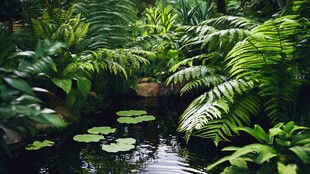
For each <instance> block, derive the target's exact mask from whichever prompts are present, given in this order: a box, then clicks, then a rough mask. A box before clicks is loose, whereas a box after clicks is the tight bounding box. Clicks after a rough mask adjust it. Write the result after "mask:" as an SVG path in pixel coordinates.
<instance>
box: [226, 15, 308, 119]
mask: <svg viewBox="0 0 310 174" xmlns="http://www.w3.org/2000/svg"><path fill="white" fill-rule="evenodd" d="M296 17H297V16H293V15H291V16H285V17H280V18H277V19H275V20H270V21H266V22H265V23H264V24H262V25H260V26H258V27H256V28H254V29H253V30H251V33H252V35H251V36H250V37H248V38H247V39H245V40H244V41H242V42H240V43H238V44H237V45H236V46H235V47H234V48H233V49H232V50H231V51H230V52H229V53H228V55H227V57H226V62H227V68H226V71H227V72H228V73H229V75H230V77H236V78H243V77H246V76H247V77H250V78H255V79H258V83H259V84H260V85H259V88H260V92H259V93H258V94H259V95H260V96H262V97H264V98H265V99H266V103H265V110H266V112H267V113H268V116H269V117H270V118H272V119H273V120H274V121H276V120H278V121H286V120H285V119H287V117H288V115H291V114H292V113H291V112H290V111H289V110H291V108H290V107H289V106H288V105H287V104H288V103H292V102H294V101H295V95H296V90H297V87H298V86H300V85H301V81H300V80H299V79H301V77H300V74H301V73H299V72H298V70H297V68H296V67H295V66H296V65H298V63H297V62H295V61H296V60H298V57H297V56H298V55H296V54H294V53H295V50H296V42H297V38H296V35H298V34H300V33H301V32H302V30H301V28H300V25H301V24H300V22H299V20H296Z"/></svg>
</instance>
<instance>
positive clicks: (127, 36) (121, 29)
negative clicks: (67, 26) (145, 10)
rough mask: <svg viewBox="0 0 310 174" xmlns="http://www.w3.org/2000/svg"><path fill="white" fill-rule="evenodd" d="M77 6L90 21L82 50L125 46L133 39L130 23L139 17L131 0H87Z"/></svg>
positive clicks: (81, 45)
mask: <svg viewBox="0 0 310 174" xmlns="http://www.w3.org/2000/svg"><path fill="white" fill-rule="evenodd" d="M76 8H77V11H78V13H81V14H82V16H83V17H85V18H86V20H87V21H88V22H90V27H89V31H88V34H87V37H86V39H85V40H84V41H83V42H82V43H81V44H80V49H81V50H82V49H98V48H115V47H123V46H124V45H126V44H128V43H129V42H130V41H131V32H130V29H129V24H130V23H132V22H134V21H135V20H136V19H137V16H136V13H135V5H134V4H133V3H132V1H131V0H119V1H114V0H105V1H101V0H86V1H83V2H81V3H78V4H77V5H76Z"/></svg>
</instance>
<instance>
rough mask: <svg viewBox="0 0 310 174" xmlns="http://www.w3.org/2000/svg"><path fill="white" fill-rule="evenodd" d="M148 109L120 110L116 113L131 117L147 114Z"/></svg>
mask: <svg viewBox="0 0 310 174" xmlns="http://www.w3.org/2000/svg"><path fill="white" fill-rule="evenodd" d="M146 113H147V112H146V111H143V110H126V111H118V112H116V115H118V116H123V117H130V116H138V115H144V114H146Z"/></svg>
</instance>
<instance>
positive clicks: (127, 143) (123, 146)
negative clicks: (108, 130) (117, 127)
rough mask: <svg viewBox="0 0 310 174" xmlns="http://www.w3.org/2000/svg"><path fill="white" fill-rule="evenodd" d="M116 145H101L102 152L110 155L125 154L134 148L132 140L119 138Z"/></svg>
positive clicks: (133, 140)
mask: <svg viewBox="0 0 310 174" xmlns="http://www.w3.org/2000/svg"><path fill="white" fill-rule="evenodd" d="M115 141H116V143H111V144H109V145H107V144H106V145H102V150H104V151H106V152H110V153H116V152H126V151H129V150H131V149H133V148H135V146H134V144H135V143H136V140H135V139H134V138H119V139H117V140H115Z"/></svg>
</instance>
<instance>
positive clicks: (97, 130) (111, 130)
mask: <svg viewBox="0 0 310 174" xmlns="http://www.w3.org/2000/svg"><path fill="white" fill-rule="evenodd" d="M87 132H88V133H91V134H104V135H108V134H110V133H114V132H116V128H111V127H108V126H101V127H93V128H90V129H88V130H87Z"/></svg>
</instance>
